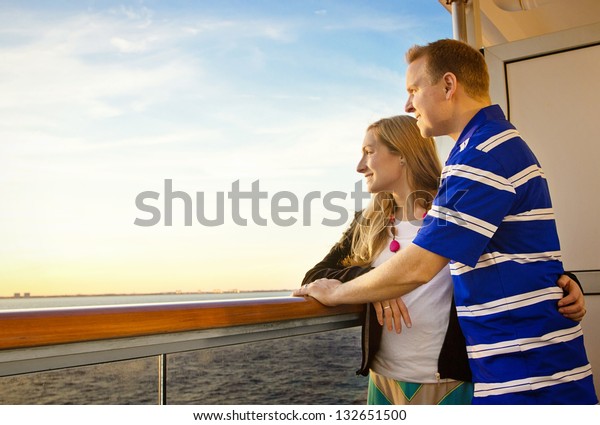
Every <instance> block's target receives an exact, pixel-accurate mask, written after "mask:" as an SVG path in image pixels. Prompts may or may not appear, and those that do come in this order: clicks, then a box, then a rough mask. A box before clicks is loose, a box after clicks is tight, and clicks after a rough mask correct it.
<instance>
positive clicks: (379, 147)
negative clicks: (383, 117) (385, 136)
mask: <svg viewBox="0 0 600 425" xmlns="http://www.w3.org/2000/svg"><path fill="white" fill-rule="evenodd" d="M401 161H402V159H401V157H400V156H399V155H394V154H393V153H392V152H390V150H389V149H388V148H387V147H386V146H385V145H384V144H382V143H381V142H379V140H377V138H376V137H375V135H374V134H373V132H372V131H367V134H366V135H365V139H364V141H363V145H362V158H361V160H360V162H359V163H358V166H357V167H356V171H358V172H359V173H361V174H364V176H365V180H366V183H367V189H368V191H369V192H371V193H378V192H384V191H385V192H397V188H398V187H399V186H400V184H401V182H402V179H403V175H404V171H405V170H404V167H405V166H404V165H403V164H402V162H401Z"/></svg>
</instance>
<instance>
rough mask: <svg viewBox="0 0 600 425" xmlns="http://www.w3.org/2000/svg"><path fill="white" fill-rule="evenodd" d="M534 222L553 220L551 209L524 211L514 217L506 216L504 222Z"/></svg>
mask: <svg viewBox="0 0 600 425" xmlns="http://www.w3.org/2000/svg"><path fill="white" fill-rule="evenodd" d="M536 220H554V211H553V210H552V208H538V209H533V210H529V211H525V212H522V213H519V214H515V215H507V216H506V217H504V220H502V221H503V222H505V221H536Z"/></svg>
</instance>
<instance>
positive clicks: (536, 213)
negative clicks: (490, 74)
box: [414, 105, 598, 404]
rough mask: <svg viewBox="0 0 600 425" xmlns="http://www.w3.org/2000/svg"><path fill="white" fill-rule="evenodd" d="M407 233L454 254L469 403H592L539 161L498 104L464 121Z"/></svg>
mask: <svg viewBox="0 0 600 425" xmlns="http://www.w3.org/2000/svg"><path fill="white" fill-rule="evenodd" d="M414 243H415V244H417V245H419V246H421V247H422V248H425V249H427V250H428V251H431V252H434V253H436V254H439V255H441V256H443V257H446V258H449V259H451V260H452V261H451V265H450V268H451V272H452V278H453V281H454V295H455V299H456V306H457V311H458V316H459V320H460V325H461V328H462V330H463V333H464V334H465V338H466V341H467V352H468V354H469V361H470V365H471V369H472V372H473V381H474V382H475V393H474V398H473V403H474V404H488V403H494V404H495V403H501V404H553V403H564V404H580V403H582V404H595V403H597V402H598V401H597V398H596V395H595V391H594V386H593V380H592V370H591V366H590V364H589V362H588V359H587V356H586V353H585V349H584V346H583V334H582V331H581V327H580V325H579V324H578V323H577V322H574V321H572V320H570V319H566V318H564V317H563V316H562V315H561V314H560V313H559V312H558V309H557V305H556V304H557V301H558V300H559V299H560V298H561V297H562V295H563V294H562V290H561V289H560V288H559V287H558V286H557V285H556V281H557V279H558V278H559V276H560V275H561V274H562V272H563V267H562V263H561V253H560V245H559V241H558V234H557V231H556V223H555V220H554V214H553V211H552V205H551V201H550V193H549V190H548V185H547V182H546V178H545V176H544V173H543V171H542V169H541V168H540V165H539V163H538V161H537V159H536V158H535V156H534V155H533V153H532V152H531V150H530V149H529V147H528V146H527V145H526V144H525V142H524V141H523V140H522V139H521V137H520V135H519V133H518V132H517V131H516V130H515V128H514V126H513V125H512V124H510V123H509V122H508V121H507V120H506V118H505V117H504V114H503V112H502V110H501V109H500V107H499V106H497V105H494V106H489V107H487V108H484V109H482V110H480V111H479V112H478V113H477V114H476V115H475V116H474V117H473V119H472V120H471V121H470V122H469V124H468V125H467V126H466V127H465V129H464V130H463V132H462V134H461V136H460V137H459V139H458V141H457V142H456V145H455V146H454V148H453V149H452V152H451V153H450V156H449V158H448V161H447V162H446V165H445V167H444V169H443V172H442V177H441V183H440V189H439V192H438V195H437V197H436V198H435V200H434V202H433V207H432V208H431V210H430V211H429V213H428V215H427V217H426V219H425V221H424V223H423V227H422V228H421V230H420V232H419V234H418V235H417V237H416V238H415V240H414Z"/></svg>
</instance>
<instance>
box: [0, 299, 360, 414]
mask: <svg viewBox="0 0 600 425" xmlns="http://www.w3.org/2000/svg"><path fill="white" fill-rule="evenodd" d="M286 295H289V292H287V291H286V292H272V293H264V292H260V293H242V294H182V295H144V296H110V297H106V296H102V297H65V298H21V299H4V300H0V310H7V309H10V310H14V309H24V308H54V307H59V306H60V307H66V306H81V305H86V306H93V305H115V304H136V303H137V304H139V303H153V302H185V301H199V300H218V299H230V298H242V297H244V298H264V297H268V296H286ZM360 356H361V349H360V329H359V328H351V329H344V330H339V331H330V332H323V333H317V334H311V335H305V336H298V337H290V338H283V339H275V340H268V341H261V342H254V343H247V344H240V345H232V346H226V347H219V348H211V349H204V350H196V351H190V352H184V353H175V354H169V355H168V356H167V402H168V403H169V404H179V405H189V404H205V405H212V404H218V405H226V404H251V405H261V404H338V405H341V404H344V405H348V404H364V403H365V402H366V386H367V379H366V378H365V377H362V376H357V375H356V374H355V370H356V369H358V367H359V364H360V360H361V358H360ZM158 370H159V368H158V358H157V357H149V358H142V359H134V360H128V361H121V362H113V363H105V364H100V365H92V366H84V367H76V368H69V369H62V370H56V371H49V372H38V373H33V374H27V375H19V376H12V377H2V378H0V404H4V405H7V404H19V405H23V404H27V405H29V404H61V405H64V404H80V405H83V404H104V405H117V404H156V403H157V401H158V382H159V379H158Z"/></svg>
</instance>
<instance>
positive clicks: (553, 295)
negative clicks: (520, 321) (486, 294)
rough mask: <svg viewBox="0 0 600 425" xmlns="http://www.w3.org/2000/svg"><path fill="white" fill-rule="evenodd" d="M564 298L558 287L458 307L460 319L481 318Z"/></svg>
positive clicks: (457, 311)
mask: <svg viewBox="0 0 600 425" xmlns="http://www.w3.org/2000/svg"><path fill="white" fill-rule="evenodd" d="M562 297H563V290H562V289H561V288H559V287H558V286H551V287H548V288H544V289H538V290H536V291H531V292H525V293H523V294H518V295H513V296H512V297H506V298H500V299H497V300H494V301H490V302H487V303H484V304H473V305H468V306H464V305H461V306H458V305H457V306H456V313H457V314H458V317H480V316H488V315H490V314H496V313H501V312H503V311H509V310H515V309H517V308H521V307H527V306H530V305H533V304H537V303H540V302H543V301H548V300H559V299H561V298H562Z"/></svg>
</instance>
